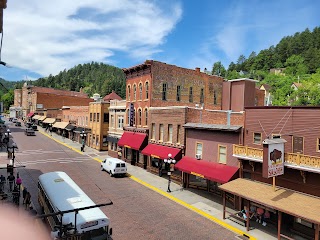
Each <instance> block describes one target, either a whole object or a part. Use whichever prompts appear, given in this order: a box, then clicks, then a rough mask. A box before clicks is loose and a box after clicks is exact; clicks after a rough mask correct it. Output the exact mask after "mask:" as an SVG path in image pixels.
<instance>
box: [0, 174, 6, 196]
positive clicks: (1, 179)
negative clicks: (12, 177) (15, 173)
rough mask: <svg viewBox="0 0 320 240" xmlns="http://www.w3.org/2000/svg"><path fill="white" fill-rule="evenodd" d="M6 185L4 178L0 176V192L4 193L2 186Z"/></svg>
mask: <svg viewBox="0 0 320 240" xmlns="http://www.w3.org/2000/svg"><path fill="white" fill-rule="evenodd" d="M5 183H6V178H5V176H3V175H2V174H1V176H0V192H3V191H4V184H5Z"/></svg>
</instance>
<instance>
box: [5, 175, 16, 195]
mask: <svg viewBox="0 0 320 240" xmlns="http://www.w3.org/2000/svg"><path fill="white" fill-rule="evenodd" d="M15 179H16V177H15V176H14V175H13V173H12V172H11V173H10V175H9V176H8V177H7V180H8V182H9V189H10V192H12V188H13V183H14V180H15Z"/></svg>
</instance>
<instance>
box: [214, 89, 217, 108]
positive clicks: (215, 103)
mask: <svg viewBox="0 0 320 240" xmlns="http://www.w3.org/2000/svg"><path fill="white" fill-rule="evenodd" d="M213 104H214V105H217V91H216V90H214V91H213Z"/></svg>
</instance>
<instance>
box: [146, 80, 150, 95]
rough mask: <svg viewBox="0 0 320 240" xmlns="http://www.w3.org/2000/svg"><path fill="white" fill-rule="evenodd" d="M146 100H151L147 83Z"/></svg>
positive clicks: (147, 83)
mask: <svg viewBox="0 0 320 240" xmlns="http://www.w3.org/2000/svg"><path fill="white" fill-rule="evenodd" d="M146 99H149V82H146Z"/></svg>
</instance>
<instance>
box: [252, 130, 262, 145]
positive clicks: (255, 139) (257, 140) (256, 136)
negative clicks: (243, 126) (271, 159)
mask: <svg viewBox="0 0 320 240" xmlns="http://www.w3.org/2000/svg"><path fill="white" fill-rule="evenodd" d="M253 143H254V144H261V133H257V132H255V133H253Z"/></svg>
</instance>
